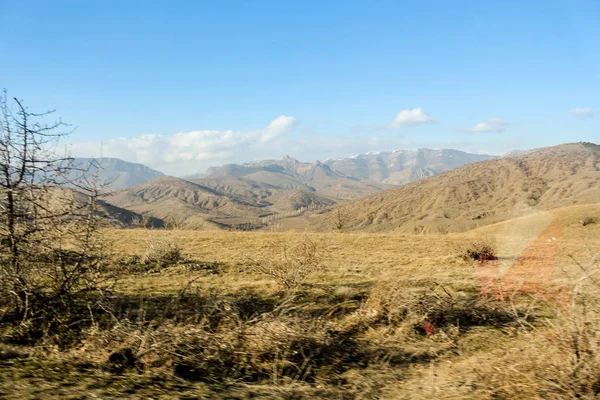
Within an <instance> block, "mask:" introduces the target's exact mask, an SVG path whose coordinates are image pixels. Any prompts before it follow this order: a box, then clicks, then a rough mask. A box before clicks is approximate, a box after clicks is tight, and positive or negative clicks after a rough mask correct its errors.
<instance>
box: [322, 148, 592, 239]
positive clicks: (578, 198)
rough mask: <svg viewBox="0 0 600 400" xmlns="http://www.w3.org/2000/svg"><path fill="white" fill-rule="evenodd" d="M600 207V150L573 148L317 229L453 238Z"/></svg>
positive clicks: (406, 193)
mask: <svg viewBox="0 0 600 400" xmlns="http://www.w3.org/2000/svg"><path fill="white" fill-rule="evenodd" d="M599 201H600V146H597V145H594V144H591V143H572V144H565V145H560V146H555V147H549V148H544V149H540V150H537V151H535V152H532V153H529V154H526V155H523V156H519V157H510V158H502V159H496V160H489V161H482V162H479V163H475V164H470V165H466V166H463V167H461V168H458V169H455V170H452V171H449V172H446V173H443V174H440V175H436V176H433V177H430V178H428V179H423V180H420V181H417V182H413V183H410V184H407V185H403V186H401V187H398V188H395V189H391V190H388V191H385V192H383V193H380V194H377V195H374V196H370V197H367V198H363V199H359V200H356V201H353V202H350V203H347V204H344V205H341V206H339V208H338V210H339V211H334V212H333V213H329V214H327V215H325V216H323V217H321V218H318V219H317V220H316V221H314V223H313V227H314V228H315V229H318V230H327V229H331V226H332V224H333V223H334V222H333V220H334V218H336V217H335V215H342V216H343V219H344V224H345V228H346V229H347V230H350V231H353V230H354V231H371V232H373V231H400V232H442V233H443V232H448V231H465V230H468V229H473V228H476V227H478V226H482V225H487V224H490V223H495V222H499V221H503V220H507V219H510V218H515V217H519V216H522V215H527V214H529V213H531V212H533V211H537V210H550V209H555V208H559V207H565V206H570V205H575V204H590V203H597V202H599Z"/></svg>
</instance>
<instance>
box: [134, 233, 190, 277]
mask: <svg viewBox="0 0 600 400" xmlns="http://www.w3.org/2000/svg"><path fill="white" fill-rule="evenodd" d="M181 259H182V255H181V249H180V248H179V246H178V245H177V244H176V243H175V242H174V241H173V240H172V239H170V238H168V237H166V236H160V237H152V238H150V239H148V240H147V242H146V252H145V253H144V254H142V256H141V257H140V263H141V264H143V265H147V266H150V267H152V268H157V269H162V268H167V267H170V266H173V265H175V264H177V263H178V262H179V261H180V260H181Z"/></svg>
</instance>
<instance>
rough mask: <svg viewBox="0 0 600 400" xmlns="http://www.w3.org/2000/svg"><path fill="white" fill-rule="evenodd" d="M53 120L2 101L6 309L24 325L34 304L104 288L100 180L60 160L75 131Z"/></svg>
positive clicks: (0, 252) (0, 224)
mask: <svg viewBox="0 0 600 400" xmlns="http://www.w3.org/2000/svg"><path fill="white" fill-rule="evenodd" d="M52 113H53V111H48V112H45V113H41V114H38V113H33V112H31V111H29V109H28V108H27V107H25V106H24V104H23V102H22V101H21V100H19V99H17V98H13V99H12V101H9V99H8V96H7V93H6V91H4V92H3V93H2V94H1V95H0V118H1V121H0V211H1V216H0V290H1V291H2V292H3V293H0V295H1V296H2V298H3V299H2V300H0V302H1V303H6V302H8V305H9V307H10V309H11V310H12V311H13V312H14V314H15V315H18V316H19V317H20V318H23V319H26V318H27V317H29V316H31V312H32V310H33V306H32V302H35V301H42V302H44V304H49V303H64V302H68V301H70V300H71V299H72V297H73V296H74V295H75V294H77V293H80V292H82V291H90V290H96V289H99V288H102V287H104V286H103V285H101V284H99V283H100V279H99V278H98V277H99V276H100V275H99V274H98V268H100V267H101V264H102V261H101V260H102V257H101V256H100V253H101V249H102V241H101V240H99V238H98V232H99V230H98V223H99V220H98V216H97V213H96V205H97V195H98V191H97V188H96V179H95V177H94V178H92V180H91V181H90V179H89V176H88V175H87V174H86V171H87V167H83V166H78V165H74V164H73V159H71V158H70V157H69V156H68V155H67V154H65V155H63V156H60V155H59V153H58V151H57V149H58V145H59V141H60V139H62V138H64V137H65V136H66V135H68V134H69V133H70V127H69V126H68V125H66V124H64V123H63V122H62V121H60V120H58V121H52V122H46V120H47V119H49V118H50V117H51V114H52ZM5 305H6V304H5ZM34 312H35V310H34Z"/></svg>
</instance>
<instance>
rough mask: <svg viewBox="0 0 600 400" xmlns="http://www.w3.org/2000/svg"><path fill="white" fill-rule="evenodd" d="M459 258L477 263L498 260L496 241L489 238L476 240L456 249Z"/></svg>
mask: <svg viewBox="0 0 600 400" xmlns="http://www.w3.org/2000/svg"><path fill="white" fill-rule="evenodd" d="M456 252H457V254H458V256H459V257H461V258H462V259H464V260H473V261H478V262H486V261H493V260H497V259H498V250H497V246H496V241H495V240H494V239H493V238H490V237H483V238H476V239H473V240H471V241H469V242H467V243H463V244H461V245H459V246H457V247H456Z"/></svg>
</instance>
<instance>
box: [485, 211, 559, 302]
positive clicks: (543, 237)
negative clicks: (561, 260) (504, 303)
mask: <svg viewBox="0 0 600 400" xmlns="http://www.w3.org/2000/svg"><path fill="white" fill-rule="evenodd" d="M538 228H541V229H539V233H538V232H535V231H532V230H531V229H522V231H519V229H517V228H515V227H513V228H512V229H511V230H510V232H507V233H509V236H506V237H504V238H499V241H501V240H503V242H504V243H503V245H504V247H505V248H504V249H503V253H504V254H502V255H501V256H500V257H499V260H496V261H492V262H486V263H482V264H479V265H478V266H477V267H476V273H477V276H478V278H479V282H480V285H481V295H482V296H493V297H494V298H496V299H499V300H506V299H508V298H510V297H511V296H512V295H514V294H523V293H526V294H535V295H541V296H543V298H545V299H548V300H549V299H551V298H555V297H556V295H557V289H556V288H555V287H554V285H553V281H554V279H555V278H556V277H557V274H558V272H559V271H558V265H557V262H558V255H559V249H558V241H559V240H560V237H561V226H560V223H559V221H557V220H555V219H552V222H551V223H549V224H548V225H547V226H545V228H544V227H543V226H540V227H538ZM535 233H537V235H535V236H533V237H531V235H532V234H535ZM528 236H529V237H528ZM510 240H512V246H511V245H510V243H511V242H510Z"/></svg>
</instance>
